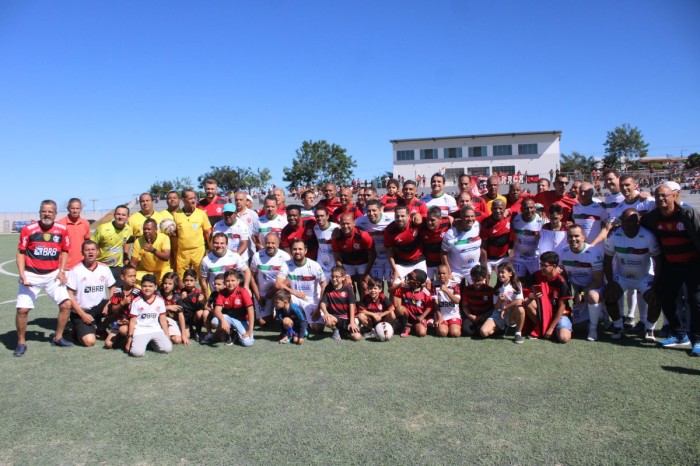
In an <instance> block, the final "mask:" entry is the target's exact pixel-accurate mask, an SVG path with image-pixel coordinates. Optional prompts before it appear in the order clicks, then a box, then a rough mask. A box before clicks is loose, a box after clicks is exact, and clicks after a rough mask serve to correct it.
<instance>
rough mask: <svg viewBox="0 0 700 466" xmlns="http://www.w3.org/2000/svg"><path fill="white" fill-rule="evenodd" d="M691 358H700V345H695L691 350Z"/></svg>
mask: <svg viewBox="0 0 700 466" xmlns="http://www.w3.org/2000/svg"><path fill="white" fill-rule="evenodd" d="M690 355H691V356H700V343H695V344H694V345H693V349H691V350H690Z"/></svg>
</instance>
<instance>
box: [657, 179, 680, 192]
mask: <svg viewBox="0 0 700 466" xmlns="http://www.w3.org/2000/svg"><path fill="white" fill-rule="evenodd" d="M661 184H663V185H664V186H666V187H667V188H670V189H671V190H673V191H680V190H681V185H679V184H678V183H676V182H675V181H664V182H663V183H661Z"/></svg>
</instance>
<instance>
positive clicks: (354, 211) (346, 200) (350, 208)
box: [331, 188, 362, 223]
mask: <svg viewBox="0 0 700 466" xmlns="http://www.w3.org/2000/svg"><path fill="white" fill-rule="evenodd" d="M339 197H340V206H339V207H338V208H337V209H335V212H333V216H332V217H331V220H332V221H334V222H336V223H340V218H341V217H342V216H343V215H344V214H351V215H352V216H353V217H354V218H355V219H358V218H360V217H362V210H360V208H358V207H357V205H356V204H355V203H354V202H352V190H351V189H350V188H340V196H339Z"/></svg>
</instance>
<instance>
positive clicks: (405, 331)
mask: <svg viewBox="0 0 700 466" xmlns="http://www.w3.org/2000/svg"><path fill="white" fill-rule="evenodd" d="M410 334H411V327H409V326H406V328H405V329H404V330H403V332H401V338H406V337H407V336H409V335H410Z"/></svg>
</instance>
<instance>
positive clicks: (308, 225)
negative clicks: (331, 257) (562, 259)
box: [280, 204, 318, 260]
mask: <svg viewBox="0 0 700 466" xmlns="http://www.w3.org/2000/svg"><path fill="white" fill-rule="evenodd" d="M287 222H288V223H287V225H285V227H284V228H282V233H281V238H280V246H281V247H282V249H284V250H285V252H287V253H289V251H290V246H291V244H292V241H293V240H295V239H302V240H304V242H305V243H306V249H307V251H309V253H308V256H309V257H310V258H311V259H313V260H316V258H317V257H318V239H317V238H316V235H314V225H316V219H314V218H310V219H306V220H302V218H301V207H300V206H298V205H295V204H292V205H289V206H287Z"/></svg>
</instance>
